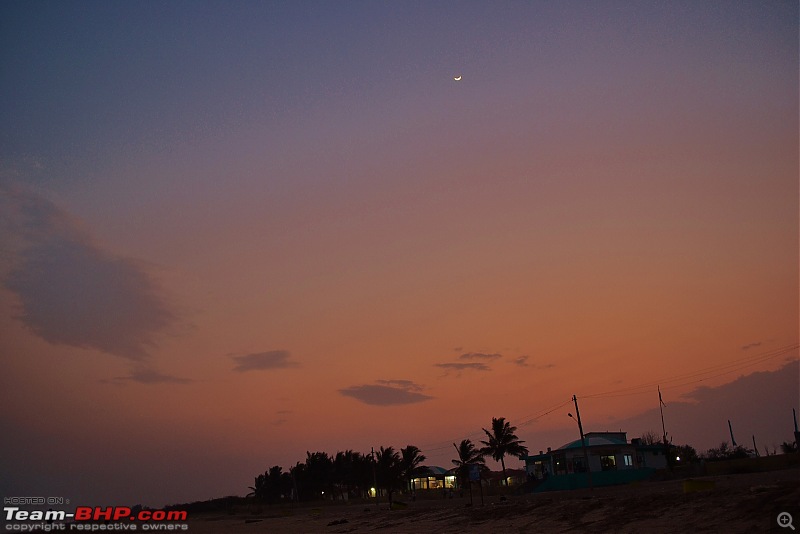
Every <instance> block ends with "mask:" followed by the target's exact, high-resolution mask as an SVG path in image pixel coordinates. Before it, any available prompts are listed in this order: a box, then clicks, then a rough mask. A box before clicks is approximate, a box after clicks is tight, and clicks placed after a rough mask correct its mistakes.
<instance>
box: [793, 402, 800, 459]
mask: <svg viewBox="0 0 800 534" xmlns="http://www.w3.org/2000/svg"><path fill="white" fill-rule="evenodd" d="M792 417H794V445H795V447H798V449H800V432H798V431H797V412H796V411H795V409H794V408H792Z"/></svg>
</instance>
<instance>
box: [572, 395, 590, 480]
mask: <svg viewBox="0 0 800 534" xmlns="http://www.w3.org/2000/svg"><path fill="white" fill-rule="evenodd" d="M572 402H574V403H575V415H576V416H577V418H578V431H579V432H580V433H581V446H582V447H583V461H584V462H586V475H587V477H588V482H589V489H590V490H591V489H594V488H593V487H592V468H591V466H589V451H588V450H587V449H586V437H585V436H584V434H583V425H582V424H581V411H580V410H579V409H578V397H576V396H575V395H573V396H572Z"/></svg>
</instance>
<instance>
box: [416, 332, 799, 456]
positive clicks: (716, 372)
mask: <svg viewBox="0 0 800 534" xmlns="http://www.w3.org/2000/svg"><path fill="white" fill-rule="evenodd" d="M798 348H800V344H798V343H795V344H792V345H785V346H783V347H779V348H777V349H774V350H771V351H768V352H763V353H760V354H757V355H755V356H750V357H747V358H740V359H738V360H735V361H733V362H730V363H726V364H720V365H712V366H709V367H704V368H702V369H700V370H697V371H692V372H689V373H683V374H680V375H675V376H673V377H671V378H667V379H662V380H656V381H653V382H647V383H645V384H641V385H638V386H630V387H626V388H620V389H616V390H611V391H605V392H602V393H595V394H592V395H584V396H582V397H581V398H582V399H597V398H611V397H628V396H633V395H645V394H651V393H652V388H654V387H657V386H658V385H660V384H669V385H668V386H665V387H662V389H664V390H668V389H676V388H679V387H684V386H688V385H691V384H697V383H699V382H703V381H705V380H710V379H712V378H717V377H720V376H724V375H727V374H730V373H734V372H736V371H740V370H742V369H746V368H747V367H752V366H754V365H758V364H759V363H762V362H765V361H768V360H771V359H773V358H777V357H779V356H783V355H784V354H788V353H790V352H792V351H795V350H797V349H798ZM571 402H572V399H571V398H570V399H567V400H566V401H564V402H562V403H560V404H558V405H555V406H553V407H551V408H547V409H545V410H542V411H540V412H536V413H534V414H532V415H529V416H526V417H524V418H518V419H517V420H519V419H522V422H521V423H519V426H526V425H529V424H531V423H533V422H535V421H538V420H539V419H541V418H542V417H545V416H547V415H549V414H551V413H553V412H554V411H556V410H558V409H560V408H563V407H564V406H566V405H567V404H569V403H571ZM481 436H483V432H482V431H481V432H477V431H476V432H473V433H471V434H469V435H467V436H466V438H462V439H473V438H474V439H477V438H479V437H481ZM454 441H459V440H447V441H438V442H434V443H431V444H430V445H429V446H423V447H421V448H420V449H421V451H422V452H426V453H433V452H438V451H442V450H445V449H449V448H450V447H451V446H452V444H453V442H454Z"/></svg>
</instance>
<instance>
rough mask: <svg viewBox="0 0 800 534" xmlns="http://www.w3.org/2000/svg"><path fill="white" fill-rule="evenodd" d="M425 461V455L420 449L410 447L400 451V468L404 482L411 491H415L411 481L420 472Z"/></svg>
mask: <svg viewBox="0 0 800 534" xmlns="http://www.w3.org/2000/svg"><path fill="white" fill-rule="evenodd" d="M425 459H426V458H425V455H424V454H422V451H421V450H419V447H416V446H414V445H408V446H407V447H406V448H404V449H400V467H401V470H402V473H403V480H405V481H406V482H408V489H409V491H411V490H413V488H412V487H411V479H412V478H414V475H416V474H417V473H418V472H419V467H420V464H422V462H424V461H425Z"/></svg>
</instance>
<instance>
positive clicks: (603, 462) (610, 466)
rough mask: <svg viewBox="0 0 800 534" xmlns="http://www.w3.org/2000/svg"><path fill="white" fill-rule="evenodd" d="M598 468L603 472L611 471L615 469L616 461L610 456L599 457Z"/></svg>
mask: <svg viewBox="0 0 800 534" xmlns="http://www.w3.org/2000/svg"><path fill="white" fill-rule="evenodd" d="M600 467H601V468H602V469H603V471H613V470H615V469H616V468H617V460H616V459H615V458H614V456H611V455H607V456H601V457H600Z"/></svg>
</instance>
